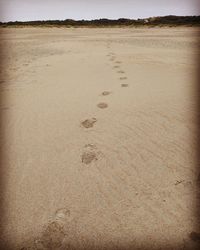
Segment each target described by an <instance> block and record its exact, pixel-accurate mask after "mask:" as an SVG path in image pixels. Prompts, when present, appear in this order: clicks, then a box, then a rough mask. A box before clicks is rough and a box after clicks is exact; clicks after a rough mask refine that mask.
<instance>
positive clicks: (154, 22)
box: [0, 15, 200, 27]
mask: <svg viewBox="0 0 200 250" xmlns="http://www.w3.org/2000/svg"><path fill="white" fill-rule="evenodd" d="M181 25H187V26H200V16H172V15H170V16H163V17H150V18H145V19H137V20H134V19H126V18H120V19H117V20H110V19H105V18H103V19H96V20H90V21H88V20H78V21H76V20H72V19H66V20H62V21H61V20H46V21H26V22H19V21H15V22H6V23H5V22H4V23H2V22H0V26H1V27H10V26H11V27H12V26H65V27H106V26H109V27H110V26H181Z"/></svg>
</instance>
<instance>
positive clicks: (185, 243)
mask: <svg viewBox="0 0 200 250" xmlns="http://www.w3.org/2000/svg"><path fill="white" fill-rule="evenodd" d="M197 31H198V30H197V29H194V28H150V29H142V28H141V29H134V28H132V29H131V28H121V29H120V28H113V29H112V28H107V29H103V28H102V29H84V28H83V29H80V28H76V29H73V28H71V29H65V28H18V29H17V28H10V29H4V30H3V31H1V32H3V35H2V37H1V46H2V47H1V48H3V50H2V51H1V54H2V56H3V58H4V61H3V63H4V64H3V66H4V67H3V69H2V73H3V74H2V79H1V97H2V101H1V113H2V117H1V118H3V119H2V130H1V145H2V147H1V151H2V156H3V157H2V159H3V160H2V166H1V181H2V183H3V184H2V188H1V197H2V204H1V207H2V215H1V221H2V222H1V227H2V229H3V233H2V234H1V238H2V241H3V242H4V244H7V249H8V246H10V247H11V249H103V248H105V249H114V247H115V249H122V250H123V249H149V250H150V249H194V247H195V245H196V243H195V239H196V238H197V239H198V235H197V234H195V233H198V232H197V228H196V213H197V199H196V194H197V179H198V171H197V152H196V150H197V126H196V125H197V124H196V121H197V119H196V117H197V103H196V102H197V97H198V93H197V91H196V89H197V86H196V84H197V67H198V64H197V61H196V59H195V58H196V56H197V53H198V51H199V47H198V41H197V38H198V33H197ZM191 233H192V234H191ZM195 235H196V236H197V237H196V238H195ZM197 241H198V240H197ZM2 244H3V243H2ZM23 247H24V248H23Z"/></svg>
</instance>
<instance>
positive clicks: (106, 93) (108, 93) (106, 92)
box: [102, 91, 111, 96]
mask: <svg viewBox="0 0 200 250" xmlns="http://www.w3.org/2000/svg"><path fill="white" fill-rule="evenodd" d="M110 93H111V92H109V91H104V92H102V95H104V96H105V95H110Z"/></svg>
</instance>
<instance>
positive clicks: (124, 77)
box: [119, 76, 127, 80]
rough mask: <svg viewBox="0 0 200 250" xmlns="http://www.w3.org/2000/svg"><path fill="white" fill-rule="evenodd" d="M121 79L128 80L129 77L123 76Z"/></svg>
mask: <svg viewBox="0 0 200 250" xmlns="http://www.w3.org/2000/svg"><path fill="white" fill-rule="evenodd" d="M119 79H120V80H126V79H127V77H126V76H123V77H120V78H119Z"/></svg>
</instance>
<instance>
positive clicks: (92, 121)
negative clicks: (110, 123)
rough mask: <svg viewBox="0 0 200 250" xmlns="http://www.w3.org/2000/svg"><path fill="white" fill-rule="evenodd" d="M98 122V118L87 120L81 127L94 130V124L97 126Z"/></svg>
mask: <svg viewBox="0 0 200 250" xmlns="http://www.w3.org/2000/svg"><path fill="white" fill-rule="evenodd" d="M96 121H97V119H96V118H91V119H87V120H85V121H83V122H81V125H82V126H83V127H84V128H92V127H93V126H94V124H95V122H96Z"/></svg>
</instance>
